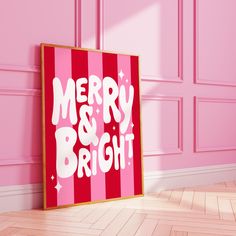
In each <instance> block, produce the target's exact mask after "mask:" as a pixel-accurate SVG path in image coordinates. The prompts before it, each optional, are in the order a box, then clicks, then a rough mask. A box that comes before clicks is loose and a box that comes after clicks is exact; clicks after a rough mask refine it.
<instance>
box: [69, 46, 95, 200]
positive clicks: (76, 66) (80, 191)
mask: <svg viewBox="0 0 236 236" xmlns="http://www.w3.org/2000/svg"><path fill="white" fill-rule="evenodd" d="M71 56H72V60H71V61H72V78H73V79H74V80H75V81H76V80H77V79H79V78H82V77H83V78H88V52H87V51H82V50H81V51H79V50H72V52H71ZM83 87H84V88H85V92H84V93H83V94H84V95H88V84H86V85H83ZM84 104H87V102H84V103H78V102H76V109H77V116H78V123H77V124H76V125H74V126H73V128H74V129H75V131H76V132H78V124H79V122H80V116H79V111H80V107H81V106H82V105H84ZM83 147H84V148H86V149H88V151H89V150H90V149H89V145H88V146H84V145H83V144H82V143H81V142H80V140H79V138H78V139H77V142H76V144H75V146H74V152H75V153H76V154H77V156H78V153H79V149H80V148H83ZM89 166H90V163H89ZM83 171H84V170H83ZM90 182H91V180H90V177H87V176H86V175H85V172H84V176H83V177H82V178H78V177H77V171H76V172H75V174H74V199H75V203H80V202H88V201H91V186H90Z"/></svg>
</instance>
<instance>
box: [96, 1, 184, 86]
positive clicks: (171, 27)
mask: <svg viewBox="0 0 236 236" xmlns="http://www.w3.org/2000/svg"><path fill="white" fill-rule="evenodd" d="M101 5H102V6H101V11H100V15H101V22H102V24H101V27H100V28H101V29H100V42H101V48H102V49H105V50H113V49H114V48H116V50H118V51H121V52H125V53H130V54H137V55H140V57H141V58H142V60H141V61H140V63H141V68H142V75H143V79H147V80H154V81H159V80H163V81H166V82H167V81H168V82H182V78H181V77H182V74H181V73H182V72H181V70H182V68H181V67H182V0H159V1H136V0H129V1H126V0H120V1H110V0H101ZM124 6H125V7H124Z"/></svg>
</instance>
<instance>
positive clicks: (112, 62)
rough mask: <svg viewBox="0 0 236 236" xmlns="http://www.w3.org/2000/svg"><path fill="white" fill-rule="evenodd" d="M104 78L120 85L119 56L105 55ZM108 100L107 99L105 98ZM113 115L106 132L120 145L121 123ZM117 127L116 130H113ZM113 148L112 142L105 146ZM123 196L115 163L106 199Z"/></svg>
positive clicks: (107, 178) (111, 171)
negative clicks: (115, 137) (116, 139)
mask: <svg viewBox="0 0 236 236" xmlns="http://www.w3.org/2000/svg"><path fill="white" fill-rule="evenodd" d="M103 76H104V77H106V76H109V77H111V78H113V79H114V80H115V81H116V83H117V84H118V77H117V76H118V72H117V55H116V54H111V53H103ZM103 99H106V98H103ZM116 105H117V107H119V102H118V99H117V100H116ZM110 114H111V122H110V123H108V124H104V132H108V133H109V134H110V136H111V139H112V137H113V135H116V136H117V138H118V145H119V123H117V122H116V121H115V119H114V116H113V113H112V112H110ZM113 127H115V130H114V129H113ZM107 146H111V147H112V141H110V142H109V143H108V144H106V145H105V148H106V147H107ZM120 196H121V188H120V170H115V167H114V162H113V165H112V167H111V169H110V171H109V172H107V173H106V198H107V199H109V198H118V197H120Z"/></svg>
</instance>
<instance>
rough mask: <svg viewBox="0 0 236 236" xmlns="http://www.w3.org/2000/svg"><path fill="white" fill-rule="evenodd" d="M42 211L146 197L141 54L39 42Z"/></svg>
mask: <svg viewBox="0 0 236 236" xmlns="http://www.w3.org/2000/svg"><path fill="white" fill-rule="evenodd" d="M41 55H42V81H43V83H42V84H43V98H42V100H43V146H44V150H43V152H44V208H45V209H46V208H55V207H61V206H66V205H76V204H79V203H84V202H97V201H104V200H108V199H116V198H125V197H131V196H136V195H142V193H143V186H142V155H141V135H140V94H139V71H138V70H139V69H138V57H137V56H129V55H123V54H115V53H108V52H102V51H92V50H85V49H79V48H72V47H64V46H58V45H47V44H42V45H41Z"/></svg>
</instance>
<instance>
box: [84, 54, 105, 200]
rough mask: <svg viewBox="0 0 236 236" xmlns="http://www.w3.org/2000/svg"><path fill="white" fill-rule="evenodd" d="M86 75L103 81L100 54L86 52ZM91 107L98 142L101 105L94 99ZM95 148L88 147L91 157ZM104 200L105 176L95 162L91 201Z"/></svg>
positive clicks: (101, 120)
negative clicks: (95, 169)
mask: <svg viewBox="0 0 236 236" xmlns="http://www.w3.org/2000/svg"><path fill="white" fill-rule="evenodd" d="M88 74H89V76H90V75H96V76H98V77H99V78H100V79H101V82H102V79H103V72H102V54H101V53H98V52H88ZM100 95H101V96H102V87H101V89H100ZM92 106H93V117H94V118H95V119H96V123H97V132H96V134H97V137H98V139H99V140H100V138H101V136H102V134H103V133H104V124H103V106H102V104H101V105H99V104H97V101H96V99H95V98H94V104H93V105H92ZM97 149H98V148H97V146H93V145H90V152H91V155H92V152H93V150H96V151H97ZM90 167H91V169H92V167H93V162H92V161H91V162H90ZM104 199H106V186H105V174H104V173H103V172H102V171H101V170H100V168H99V164H98V161H97V174H96V175H93V174H92V175H91V201H96V200H104Z"/></svg>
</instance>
